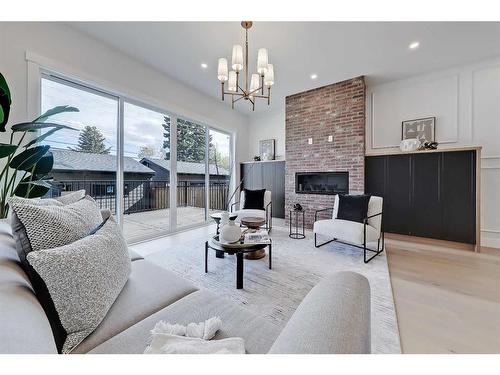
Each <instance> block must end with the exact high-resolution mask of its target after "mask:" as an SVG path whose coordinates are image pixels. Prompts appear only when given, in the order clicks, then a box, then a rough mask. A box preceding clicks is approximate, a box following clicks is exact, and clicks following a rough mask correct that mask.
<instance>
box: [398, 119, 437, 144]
mask: <svg viewBox="0 0 500 375" xmlns="http://www.w3.org/2000/svg"><path fill="white" fill-rule="evenodd" d="M435 127H436V118H435V117H427V118H420V119H415V120H407V121H403V122H402V123H401V140H405V139H415V138H416V139H418V140H419V141H420V142H421V143H423V142H425V141H435V139H434V137H435Z"/></svg>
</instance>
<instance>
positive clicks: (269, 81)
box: [264, 64, 274, 87]
mask: <svg viewBox="0 0 500 375" xmlns="http://www.w3.org/2000/svg"><path fill="white" fill-rule="evenodd" d="M264 85H266V86H267V87H271V86H272V85H274V67H273V64H268V65H267V71H266V74H264Z"/></svg>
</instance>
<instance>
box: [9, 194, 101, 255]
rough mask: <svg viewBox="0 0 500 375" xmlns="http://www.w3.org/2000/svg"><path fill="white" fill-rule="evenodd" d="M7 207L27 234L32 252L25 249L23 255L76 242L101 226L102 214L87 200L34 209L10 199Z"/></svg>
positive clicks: (89, 199)
mask: <svg viewBox="0 0 500 375" xmlns="http://www.w3.org/2000/svg"><path fill="white" fill-rule="evenodd" d="M9 206H10V207H11V209H12V211H13V213H14V214H15V215H16V216H17V218H18V219H19V221H20V222H21V224H22V225H23V226H24V229H25V230H26V235H27V237H28V240H29V243H30V245H31V250H29V249H25V250H24V251H25V253H26V252H29V251H37V250H42V249H51V248H54V247H58V246H63V245H66V244H69V243H71V242H74V241H77V240H79V239H80V238H82V237H84V236H86V235H87V234H88V233H89V232H90V231H91V230H92V229H94V228H95V227H96V226H98V225H99V224H100V223H101V222H102V216H101V211H100V210H99V207H98V206H97V204H96V203H95V201H94V200H93V199H92V198H91V197H89V196H87V197H85V198H83V199H80V200H79V201H77V202H74V203H71V204H66V205H63V204H62V203H60V202H58V203H57V204H49V205H39V204H36V205H34V204H25V203H24V202H23V203H20V202H19V201H18V200H17V199H11V200H9ZM27 250H28V251H27Z"/></svg>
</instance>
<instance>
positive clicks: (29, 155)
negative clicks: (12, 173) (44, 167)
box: [9, 146, 50, 171]
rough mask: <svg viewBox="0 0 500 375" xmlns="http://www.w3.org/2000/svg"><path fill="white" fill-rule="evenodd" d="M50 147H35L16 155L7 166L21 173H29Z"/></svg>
mask: <svg viewBox="0 0 500 375" xmlns="http://www.w3.org/2000/svg"><path fill="white" fill-rule="evenodd" d="M49 148H50V146H36V147H33V148H28V149H27V150H24V151H23V152H21V153H20V154H17V155H16V156H14V157H13V158H12V160H11V161H10V164H9V166H10V167H11V168H13V169H17V170H21V171H29V170H30V169H31V168H32V167H33V166H34V165H35V164H36V163H38V161H39V160H40V159H41V158H42V157H43V156H44V155H45V154H46V153H47V151H48V150H49Z"/></svg>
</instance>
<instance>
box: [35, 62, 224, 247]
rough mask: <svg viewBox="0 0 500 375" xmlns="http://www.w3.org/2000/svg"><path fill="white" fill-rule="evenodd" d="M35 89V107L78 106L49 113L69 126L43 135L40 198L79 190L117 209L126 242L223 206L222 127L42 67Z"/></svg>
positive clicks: (195, 221)
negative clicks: (44, 190) (48, 161)
mask: <svg viewBox="0 0 500 375" xmlns="http://www.w3.org/2000/svg"><path fill="white" fill-rule="evenodd" d="M40 89H41V90H40V92H41V100H40V103H41V106H40V110H41V112H45V111H46V110H47V109H50V108H52V107H55V106H60V105H69V106H74V107H77V108H78V109H79V112H71V113H64V114H59V115H57V116H55V117H54V118H53V120H54V121H58V122H61V123H64V124H66V125H69V126H71V127H72V128H74V130H60V131H58V132H56V133H54V134H50V135H48V136H47V138H46V139H45V140H44V142H45V143H46V144H49V145H50V146H52V148H51V151H52V153H53V154H54V168H53V170H52V172H51V177H53V178H54V184H53V187H52V188H51V190H50V192H49V193H48V194H47V195H46V197H57V196H61V195H64V194H68V193H69V192H71V191H76V190H80V189H85V190H86V192H87V194H89V195H90V196H92V197H93V198H94V199H95V200H96V202H97V204H98V205H99V207H100V208H102V209H108V210H110V211H111V212H112V213H113V214H116V215H117V217H118V220H119V222H120V224H121V225H122V226H123V232H124V234H125V237H126V238H127V240H128V241H129V242H137V241H142V240H145V239H148V238H152V237H156V236H159V235H163V234H165V233H168V232H171V231H175V230H177V229H178V228H185V227H189V226H194V225H199V224H203V223H205V222H207V220H208V219H209V218H208V215H209V213H210V212H213V211H220V210H225V209H227V199H228V193H229V183H230V174H231V173H230V171H231V170H232V169H233V167H232V158H231V136H230V135H229V134H227V133H224V132H221V131H218V130H215V129H213V128H211V127H209V126H208V125H205V124H201V123H198V122H196V121H193V120H190V119H187V118H185V117H183V116H180V115H176V114H173V113H168V112H166V111H162V110H161V109H158V108H155V107H154V106H149V105H147V104H144V103H139V102H136V101H134V100H131V99H129V98H125V97H123V96H120V95H114V94H113V93H110V92H108V91H105V90H101V89H99V88H96V87H94V86H91V85H86V84H82V83H81V82H77V81H73V80H71V79H67V78H65V77H62V76H59V75H55V74H52V73H49V72H45V71H44V72H43V73H42V75H41V81H40ZM122 158H123V159H122ZM120 160H122V161H123V162H122V163H120V162H119V161H120ZM119 166H121V167H119ZM117 181H120V182H117ZM120 207H121V208H122V209H121V210H120Z"/></svg>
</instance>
